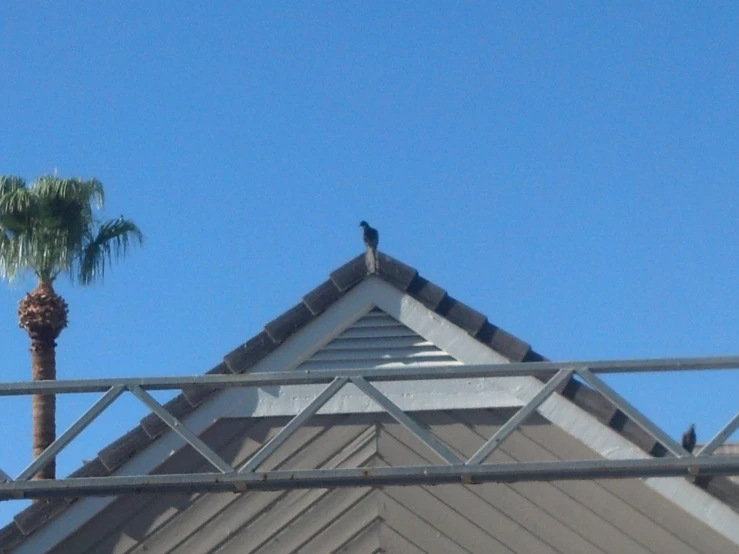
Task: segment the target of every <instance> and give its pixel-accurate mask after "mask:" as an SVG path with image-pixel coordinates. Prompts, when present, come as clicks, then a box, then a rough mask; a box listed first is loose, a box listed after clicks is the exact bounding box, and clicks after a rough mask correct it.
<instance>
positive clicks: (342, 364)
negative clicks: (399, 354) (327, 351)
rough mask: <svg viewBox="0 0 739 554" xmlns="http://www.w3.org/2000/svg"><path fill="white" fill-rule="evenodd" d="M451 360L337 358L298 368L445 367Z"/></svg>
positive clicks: (302, 365)
mask: <svg viewBox="0 0 739 554" xmlns="http://www.w3.org/2000/svg"><path fill="white" fill-rule="evenodd" d="M450 364H451V362H450V361H449V360H446V359H443V358H441V359H440V358H436V357H431V358H429V357H418V358H413V359H412V360H382V359H379V360H376V361H374V362H373V361H371V360H337V361H333V362H332V361H316V362H311V361H307V362H304V363H302V364H301V365H300V367H299V368H298V369H299V370H301V371H316V370H319V369H333V370H340V369H375V368H377V369H401V368H407V367H445V366H448V365H450Z"/></svg>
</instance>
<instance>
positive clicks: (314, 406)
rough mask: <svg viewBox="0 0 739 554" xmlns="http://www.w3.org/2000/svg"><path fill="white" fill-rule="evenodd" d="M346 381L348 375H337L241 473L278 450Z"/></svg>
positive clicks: (252, 469)
mask: <svg viewBox="0 0 739 554" xmlns="http://www.w3.org/2000/svg"><path fill="white" fill-rule="evenodd" d="M346 382H347V378H346V377H337V378H336V379H334V380H333V381H332V382H331V384H330V385H329V386H328V387H326V388H325V389H323V391H322V392H321V394H319V395H318V396H316V397H315V398H314V399H313V401H312V402H311V403H310V404H308V405H307V406H306V407H305V408H304V409H303V410H301V412H300V413H299V414H298V415H296V416H295V417H294V418H292V419H291V420H290V421H289V422H288V423H287V425H285V426H284V427H283V428H282V429H280V432H279V433H277V434H276V435H275V436H274V437H272V440H270V441H269V442H268V443H267V444H265V445H264V446H263V447H262V448H260V449H259V451H257V452H256V453H255V454H254V455H253V456H252V457H251V458H250V459H249V461H248V462H247V463H246V464H244V465H243V466H242V467H241V468H240V469H239V473H248V472H252V471H254V470H255V469H257V467H259V465H260V464H261V463H262V462H263V461H264V460H266V459H267V457H268V456H270V455H271V454H272V453H273V452H274V451H275V450H277V449H278V448H279V447H280V446H281V445H282V444H283V443H284V442H285V441H286V440H287V439H289V438H290V437H291V436H292V434H293V433H294V432H295V431H297V429H298V427H300V426H301V425H303V423H305V422H306V421H308V419H310V418H311V417H312V416H313V415H314V414H315V413H316V412H317V411H318V410H320V409H321V407H322V406H323V405H324V404H325V403H326V402H328V401H329V400H331V398H332V397H333V396H334V395H335V394H336V393H337V392H339V391H340V390H341V388H342V387H343V386H344V385H345V384H346Z"/></svg>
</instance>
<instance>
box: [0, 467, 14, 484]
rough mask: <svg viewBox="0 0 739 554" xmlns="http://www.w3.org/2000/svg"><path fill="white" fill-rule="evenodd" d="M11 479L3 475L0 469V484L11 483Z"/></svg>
mask: <svg viewBox="0 0 739 554" xmlns="http://www.w3.org/2000/svg"><path fill="white" fill-rule="evenodd" d="M12 480H13V479H12V477H10V475H8V474H7V473H5V472H4V471H3V470H2V469H0V483H4V482H6V481H12Z"/></svg>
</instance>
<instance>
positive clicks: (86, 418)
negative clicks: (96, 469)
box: [15, 385, 126, 481]
mask: <svg viewBox="0 0 739 554" xmlns="http://www.w3.org/2000/svg"><path fill="white" fill-rule="evenodd" d="M125 390H126V389H125V387H122V386H121V385H117V386H115V387H111V389H110V390H109V391H108V392H106V393H105V394H104V395H103V396H101V397H100V398H98V399H97V401H95V403H94V404H93V405H92V406H90V408H89V409H88V410H87V411H86V412H85V413H84V414H82V415H81V416H80V417H79V418H78V419H77V421H75V422H74V423H72V425H70V426H69V428H68V429H67V430H66V431H64V433H62V434H61V435H60V436H59V437H58V438H57V439H56V440H55V441H54V442H52V443H51V444H50V445H49V446H48V447H47V448H46V450H44V451H43V452H42V453H41V454H40V455H39V457H38V458H36V459H35V460H34V461H33V462H31V464H30V465H28V466H27V467H26V468H25V469H24V470H23V471H21V472H20V474H19V475H18V477H16V478H15V479H16V481H27V480H28V479H30V478H31V477H33V476H34V475H36V473H38V471H39V470H40V469H41V468H43V467H44V466H45V465H46V464H48V463H49V462H50V461H51V460H52V458H54V457H56V455H57V454H59V452H61V451H62V449H64V447H65V446H67V445H68V444H69V443H70V442H72V440H74V438H75V437H76V436H77V435H79V434H80V433H81V432H82V431H84V430H85V429H86V428H87V426H88V425H90V423H92V422H93V421H95V419H96V418H97V417H98V416H99V415H100V414H101V413H102V412H103V411H104V410H105V408H107V407H108V406H110V405H111V404H112V403H113V402H115V400H116V399H117V398H118V397H119V396H120V395H121V394H123V392H124V391H125Z"/></svg>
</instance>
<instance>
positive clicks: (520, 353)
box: [476, 322, 531, 362]
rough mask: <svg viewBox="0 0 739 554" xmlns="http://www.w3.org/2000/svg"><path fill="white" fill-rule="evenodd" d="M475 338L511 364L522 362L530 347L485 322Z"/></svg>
mask: <svg viewBox="0 0 739 554" xmlns="http://www.w3.org/2000/svg"><path fill="white" fill-rule="evenodd" d="M476 338H477V339H478V340H479V341H480V342H482V343H483V344H486V345H488V346H489V347H490V348H492V349H493V350H495V351H496V352H498V353H499V354H502V355H503V356H505V357H506V358H508V359H509V360H510V361H512V362H520V361H523V360H524V358H526V356H527V355H528V353H529V351H530V350H531V347H530V346H529V345H528V344H527V343H525V342H524V341H522V340H521V339H519V338H517V337H515V336H513V335H511V334H510V333H509V332H507V331H504V330H503V329H501V328H500V327H497V326H496V325H493V324H492V323H489V322H485V324H484V325H483V326H482V328H481V329H480V331H479V332H478V333H477V335H476Z"/></svg>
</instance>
